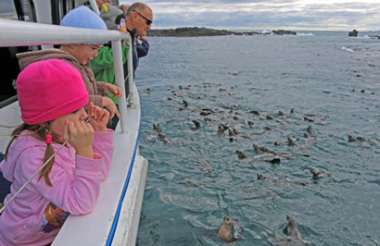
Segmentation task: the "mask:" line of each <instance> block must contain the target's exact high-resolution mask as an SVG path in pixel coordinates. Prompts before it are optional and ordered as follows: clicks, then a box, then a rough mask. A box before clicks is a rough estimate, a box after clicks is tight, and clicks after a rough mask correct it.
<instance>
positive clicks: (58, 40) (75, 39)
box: [0, 19, 135, 132]
mask: <svg viewBox="0 0 380 246" xmlns="http://www.w3.org/2000/svg"><path fill="white" fill-rule="evenodd" d="M0 37H1V39H0V47H9V46H33V45H54V44H80V43H88V42H101V41H112V45H113V46H112V47H113V48H114V51H113V54H114V68H115V74H116V75H117V76H116V78H115V79H116V85H117V86H119V87H120V88H121V91H122V96H121V97H124V98H125V84H124V79H123V78H124V75H123V63H122V57H121V42H120V40H126V42H127V45H129V47H132V45H131V37H130V36H129V35H127V34H125V33H122V32H118V31H106V30H96V29H87V28H75V27H66V26H58V25H50V24H41V23H34V22H23V21H16V20H6V19H0ZM129 53H132V49H130V52H129ZM131 64H132V59H131V56H130V55H129V56H128V67H130V66H131ZM129 71H132V70H130V69H129ZM129 80H130V81H131V82H130V85H129V86H130V87H131V84H133V85H134V83H133V76H129ZM130 96H132V95H130ZM133 96H135V95H133ZM130 100H131V101H132V102H134V101H135V100H134V98H130ZM119 111H120V116H121V119H120V126H121V131H122V132H126V131H127V124H126V120H125V119H126V118H127V103H126V100H124V99H121V100H120V101H119Z"/></svg>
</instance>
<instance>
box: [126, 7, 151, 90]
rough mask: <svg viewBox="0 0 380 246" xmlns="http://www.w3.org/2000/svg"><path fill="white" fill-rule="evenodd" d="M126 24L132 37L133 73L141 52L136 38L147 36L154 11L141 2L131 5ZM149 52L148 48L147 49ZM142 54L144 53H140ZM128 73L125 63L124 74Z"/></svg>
mask: <svg viewBox="0 0 380 246" xmlns="http://www.w3.org/2000/svg"><path fill="white" fill-rule="evenodd" d="M125 21H126V26H127V31H128V32H129V34H130V35H131V39H132V54H133V75H134V76H135V72H136V69H137V64H138V58H139V54H138V51H137V48H138V43H137V41H136V39H137V38H138V37H146V33H147V31H148V30H149V29H150V27H151V25H152V23H153V11H152V9H151V8H150V7H149V6H148V5H146V4H144V3H141V2H137V3H134V4H132V5H131V6H129V8H128V10H127V14H126V19H125ZM146 52H147V50H146ZM140 56H142V53H141V54H140ZM127 74H128V66H127V65H126V64H124V75H126V76H127ZM128 88H129V86H128V80H127V82H126V85H125V89H126V93H125V94H126V96H128V94H129V91H128Z"/></svg>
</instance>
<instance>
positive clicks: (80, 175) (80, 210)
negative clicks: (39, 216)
mask: <svg viewBox="0 0 380 246" xmlns="http://www.w3.org/2000/svg"><path fill="white" fill-rule="evenodd" d="M72 151H74V150H73V149H72ZM44 152H45V147H43V148H29V149H26V150H25V151H23V153H22V154H21V155H20V158H19V161H20V162H21V163H23V167H22V176H23V179H25V180H27V179H28V178H30V177H31V176H32V175H33V174H34V173H35V172H36V171H37V170H38V168H39V167H40V166H41V165H42V163H43V159H42V158H41V157H43V156H44ZM31 157H33V158H31ZM102 162H103V160H102V159H89V158H84V157H81V156H78V155H74V154H73V153H70V150H68V149H62V150H61V151H60V152H59V153H58V154H57V155H56V157H55V162H54V165H53V168H52V170H51V172H50V174H49V178H50V181H51V183H52V184H53V187H49V186H47V184H46V182H45V180H44V178H43V177H42V178H41V180H39V181H38V177H39V175H37V176H36V177H35V178H34V179H33V180H32V182H31V183H30V184H29V185H31V186H33V188H34V189H33V190H35V192H37V193H39V194H40V195H41V196H43V197H44V198H45V199H46V200H48V201H49V202H52V203H53V204H55V205H57V206H58V207H60V208H62V209H63V210H64V211H67V212H70V213H71V214H74V215H79V214H87V213H90V212H91V211H92V210H93V209H94V206H95V203H96V201H97V199H98V196H99V190H100V183H101V177H102V166H103V163H102ZM70 170H72V172H71V171H70Z"/></svg>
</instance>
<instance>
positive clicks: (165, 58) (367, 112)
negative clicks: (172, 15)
mask: <svg viewBox="0 0 380 246" xmlns="http://www.w3.org/2000/svg"><path fill="white" fill-rule="evenodd" d="M359 35H360V36H364V35H363V34H361V33H360V34H359ZM373 35H375V34H373ZM149 40H150V44H151V48H150V51H149V55H148V56H147V57H146V58H143V59H141V60H140V67H139V68H138V71H137V74H136V83H137V85H138V88H139V91H140V97H141V103H142V122H141V125H142V126H141V134H140V140H139V141H140V152H141V154H142V155H143V156H144V157H146V158H147V159H148V160H149V170H148V178H147V182H146V189H145V196H144V202H143V208H142V214H141V220H140V225H139V233H138V240H137V242H138V245H224V244H225V243H224V242H223V241H221V240H220V239H219V238H218V236H217V232H218V229H219V227H220V226H221V224H222V221H223V217H224V216H225V215H228V216H230V217H234V218H237V219H238V220H239V224H240V227H241V229H242V232H241V236H242V240H240V241H237V242H234V243H231V244H232V245H270V244H276V243H277V242H278V240H279V239H281V238H284V237H285V236H286V234H285V232H286V226H287V221H286V215H291V216H292V217H293V218H294V219H295V220H296V221H297V222H298V224H299V228H300V231H301V233H302V237H303V240H304V243H305V244H307V245H380V230H379V228H380V205H379V202H380V166H379V165H380V162H379V158H380V132H379V124H380V108H379V105H380V59H379V58H380V40H374V39H369V38H349V37H347V33H323V32H320V33H314V35H299V36H251V37H237V36H225V37H201V38H153V37H152V38H150V39H149ZM148 89H149V90H150V92H148ZM362 90H363V92H361V91H362ZM183 100H185V101H186V102H187V103H188V107H187V108H184V107H185V105H184V103H183ZM180 108H184V110H179V109H180ZM202 109H210V110H212V112H213V113H212V114H211V115H208V116H202V115H200V112H201V110H202ZM291 109H294V113H293V114H290V111H291ZM252 111H258V112H259V114H260V115H257V114H254V113H252ZM279 111H282V112H283V113H284V114H285V115H283V116H280V115H279V114H278V112H279ZM267 116H271V117H267ZM305 116H306V117H309V119H312V120H313V122H310V121H307V120H305V118H304V117H305ZM205 117H207V118H208V119H206V120H205ZM192 120H196V121H198V122H199V123H200V127H199V129H195V130H194V129H192V128H194V127H195V124H194V123H193V122H192ZM248 122H250V124H248ZM252 123H253V124H252ZM153 124H160V126H161V127H162V134H164V135H165V137H166V138H165V139H166V141H167V142H166V143H164V142H163V141H162V139H160V138H159V137H158V136H157V133H155V132H154V131H153V127H152V125H153ZM220 124H225V125H227V126H229V127H230V128H231V129H232V128H234V129H236V130H237V131H238V134H237V135H236V136H233V137H230V136H229V135H228V131H225V133H224V135H218V134H217V129H218V125H220ZM309 126H311V127H312V129H313V130H314V132H315V135H316V138H315V139H314V138H305V137H304V133H305V131H306V129H307V127H309ZM348 135H352V136H354V137H363V138H364V139H365V141H363V142H360V141H359V142H349V141H348ZM288 137H294V138H298V139H299V140H298V141H297V145H296V146H293V147H291V146H288V145H279V146H276V145H274V142H276V141H280V142H284V141H286V140H287V138H288ZM253 144H256V145H258V146H264V147H267V148H270V149H272V150H275V151H281V152H286V153H287V154H289V153H298V154H301V155H297V156H280V157H279V158H280V160H281V162H280V163H278V164H271V163H268V162H264V161H260V160H259V159H260V158H265V159H266V160H270V159H273V158H275V157H274V156H269V155H260V156H258V154H257V153H256V152H255V150H254V149H253ZM236 150H240V151H243V152H244V153H245V154H246V155H247V156H248V158H246V159H239V158H238V156H237V154H236ZM268 158H269V159H268ZM307 166H314V167H317V168H320V169H324V170H327V171H328V172H330V173H332V174H333V175H334V176H335V177H336V179H331V178H329V177H327V176H326V175H325V176H324V177H321V178H319V179H313V178H312V175H311V173H310V172H309V171H308V170H304V169H305V167H307ZM257 174H262V175H264V176H266V177H268V179H267V180H258V179H257ZM270 179H277V180H278V179H280V180H284V179H287V180H288V181H289V180H291V181H302V182H306V183H307V185H306V186H302V185H297V184H293V183H289V182H271V180H270Z"/></svg>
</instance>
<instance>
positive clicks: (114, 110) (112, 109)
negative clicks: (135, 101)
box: [102, 97, 120, 119]
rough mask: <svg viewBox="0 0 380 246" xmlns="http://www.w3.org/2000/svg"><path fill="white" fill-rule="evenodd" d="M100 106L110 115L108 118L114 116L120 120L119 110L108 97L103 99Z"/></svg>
mask: <svg viewBox="0 0 380 246" xmlns="http://www.w3.org/2000/svg"><path fill="white" fill-rule="evenodd" d="M102 104H103V107H105V108H106V109H107V110H108V112H109V113H110V116H109V117H110V118H113V117H114V116H115V114H116V116H117V118H119V119H120V113H119V110H117V107H116V105H115V103H114V102H113V101H112V100H111V99H110V98H109V97H103V98H102Z"/></svg>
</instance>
